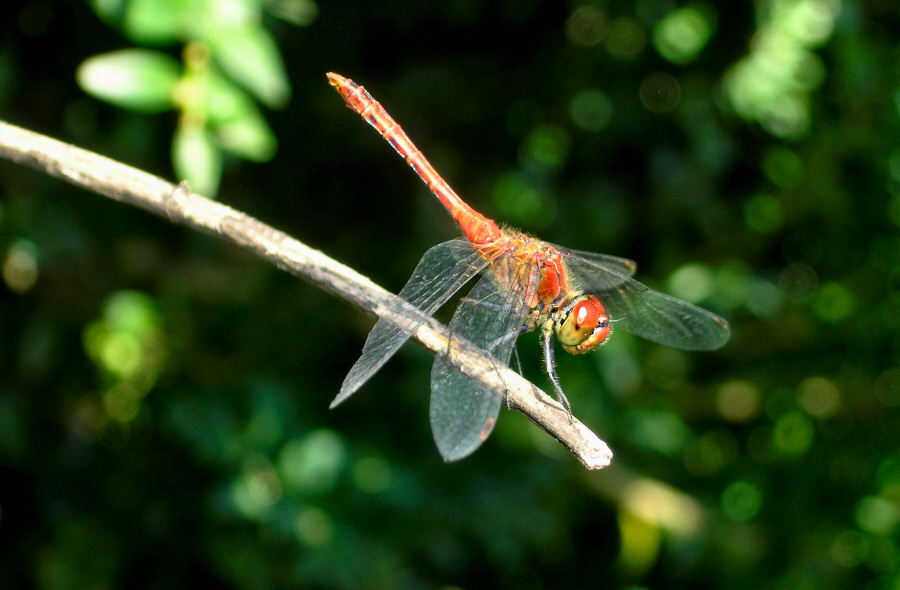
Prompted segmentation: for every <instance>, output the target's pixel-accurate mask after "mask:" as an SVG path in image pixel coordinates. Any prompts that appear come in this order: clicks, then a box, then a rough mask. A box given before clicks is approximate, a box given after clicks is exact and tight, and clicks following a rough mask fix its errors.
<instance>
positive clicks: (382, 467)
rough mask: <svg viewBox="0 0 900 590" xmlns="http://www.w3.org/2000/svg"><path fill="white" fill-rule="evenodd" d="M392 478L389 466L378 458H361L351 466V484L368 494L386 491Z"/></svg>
mask: <svg viewBox="0 0 900 590" xmlns="http://www.w3.org/2000/svg"><path fill="white" fill-rule="evenodd" d="M392 477H393V474H392V472H391V466H390V465H389V464H388V462H387V461H385V460H384V459H382V458H380V457H363V458H362V459H360V460H359V461H357V462H356V464H355V465H353V483H355V484H356V487H357V488H359V489H360V490H362V491H364V492H368V493H370V494H377V493H378V492H383V491H384V490H386V489H387V487H388V486H389V485H390V484H391V479H392Z"/></svg>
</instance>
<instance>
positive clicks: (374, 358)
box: [331, 240, 488, 408]
mask: <svg viewBox="0 0 900 590" xmlns="http://www.w3.org/2000/svg"><path fill="white" fill-rule="evenodd" d="M487 265H488V261H486V260H485V259H483V258H482V257H481V256H479V255H478V253H477V252H475V251H474V250H473V249H472V245H471V244H470V243H469V242H468V241H466V240H450V241H448V242H443V243H441V244H438V245H437V246H433V247H431V248H430V249H429V250H428V251H427V252H425V255H424V256H423V257H422V260H420V261H419V264H418V265H417V266H416V269H415V270H414V271H413V274H412V276H411V277H410V278H409V281H407V283H406V286H404V287H403V289H401V291H400V293H399V297H400V298H401V299H403V300H405V301H407V302H408V303H410V304H412V305H413V306H414V307H416V308H418V309H419V311H421V314H419V315H415V314H412V315H410V314H409V313H408V311H404V310H403V309H402V307H401V306H400V305H399V304H398V305H396V306H394V307H392V308H390V309H388V310H387V314H386V316H387V317H386V316H382V317H380V318H379V319H378V321H377V322H376V323H375V326H374V327H373V328H372V331H371V332H369V336H368V337H367V338H366V343H365V345H363V351H362V355H361V356H360V357H359V360H357V361H356V363H355V364H354V365H353V367H351V368H350V372H349V373H348V374H347V377H346V378H344V383H343V384H342V385H341V391H340V392H339V393H338V395H337V397H335V398H334V401H333V402H331V407H332V408H333V407H335V406H336V405H338V404H339V403H341V402H342V401H344V400H345V399H347V398H348V397H350V396H351V395H353V393H355V392H356V391H357V390H358V389H359V388H360V387H362V385H363V384H364V383H365V382H366V381H368V380H369V379H370V378H371V377H372V375H374V374H375V373H376V372H378V369H380V368H381V367H382V366H383V365H384V364H385V363H386V362H387V361H388V360H389V359H390V358H391V357H392V356H394V353H396V352H397V351H398V350H399V349H400V347H401V346H403V344H404V343H405V342H406V341H407V340H408V339H409V337H410V336H411V335H412V334H413V333H415V331H416V330H417V329H418V328H419V326H421V325H422V322H424V321H425V320H426V319H427V318H428V317H429V316H431V315H432V314H433V313H434V312H435V311H437V309H438V308H439V307H440V306H441V305H443V304H444V303H446V301H447V300H448V299H450V297H452V296H453V294H454V293H456V292H457V291H458V290H459V289H460V288H461V287H462V286H463V285H465V284H466V283H467V282H468V281H469V279H471V278H472V277H473V276H475V275H476V274H478V273H479V272H481V270H482V269H483V268H484V267H485V266H487Z"/></svg>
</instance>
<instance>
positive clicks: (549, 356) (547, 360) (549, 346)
mask: <svg viewBox="0 0 900 590" xmlns="http://www.w3.org/2000/svg"><path fill="white" fill-rule="evenodd" d="M542 331H543V333H544V338H543V340H542V341H541V343H542V344H543V348H544V366H545V368H546V370H547V377H549V378H550V383H552V384H553V389H555V390H556V396H557V397H558V398H559V403H561V404H562V405H563V407H565V408H566V412H568V413H569V422H571V421H572V406H571V404H569V399H568V398H567V397H566V394H565V393H563V390H562V386H561V385H560V384H559V376H558V375H557V374H556V367H555V364H556V363H555V361H554V360H553V322H549V321H548V322H546V323H545V324H544V327H543V330H542Z"/></svg>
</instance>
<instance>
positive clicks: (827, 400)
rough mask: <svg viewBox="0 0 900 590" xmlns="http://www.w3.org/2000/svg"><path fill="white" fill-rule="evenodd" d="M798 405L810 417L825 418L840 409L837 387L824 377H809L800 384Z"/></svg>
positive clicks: (839, 396)
mask: <svg viewBox="0 0 900 590" xmlns="http://www.w3.org/2000/svg"><path fill="white" fill-rule="evenodd" d="M799 396H800V405H801V406H803V409H804V410H806V412H807V413H808V414H810V415H812V416H816V417H818V418H825V417H828V416H831V415H833V414H835V413H837V411H838V410H839V409H840V407H841V394H840V392H839V391H838V388H837V386H836V385H835V384H834V383H833V382H832V381H830V380H828V379H826V378H824V377H810V378H809V379H806V380H805V381H803V383H801V384H800V388H799Z"/></svg>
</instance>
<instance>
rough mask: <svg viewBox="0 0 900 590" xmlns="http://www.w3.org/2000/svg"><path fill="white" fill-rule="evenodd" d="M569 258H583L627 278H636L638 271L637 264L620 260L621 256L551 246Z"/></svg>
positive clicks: (627, 260) (623, 259)
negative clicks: (635, 274)
mask: <svg viewBox="0 0 900 590" xmlns="http://www.w3.org/2000/svg"><path fill="white" fill-rule="evenodd" d="M550 245H551V246H553V247H554V248H556V249H557V250H559V251H560V252H562V253H563V254H564V255H565V256H567V257H573V258H582V259H584V260H585V261H586V262H588V263H594V264H596V265H597V266H600V267H602V268H604V269H607V270H610V271H613V272H616V273H619V274H621V275H625V276H627V277H630V276H634V273H635V271H636V270H637V262H635V261H634V260H629V259H628V258H620V257H619V256H610V255H609V254H598V253H597V252H586V251H584V250H571V249H569V248H566V247H564V246H557V245H556V244H550Z"/></svg>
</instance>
